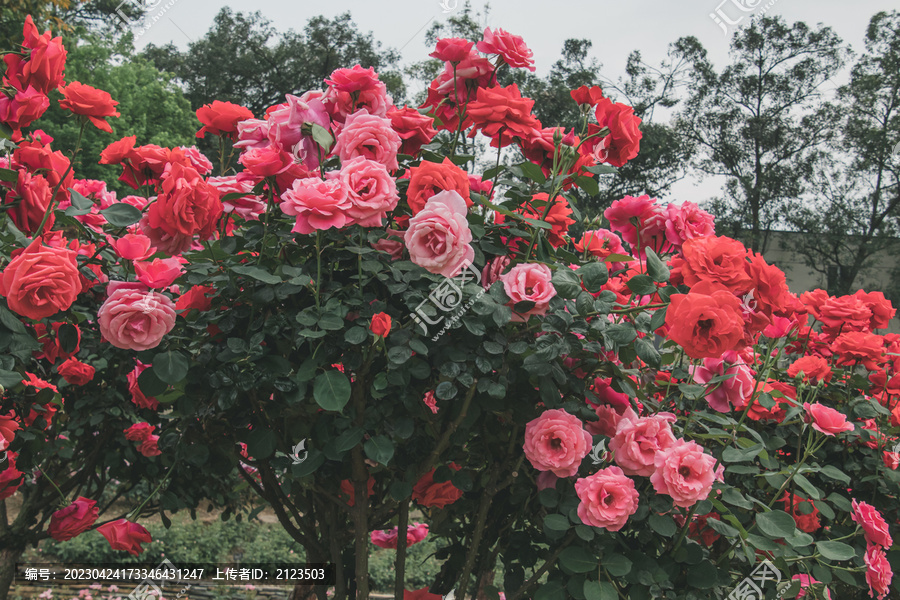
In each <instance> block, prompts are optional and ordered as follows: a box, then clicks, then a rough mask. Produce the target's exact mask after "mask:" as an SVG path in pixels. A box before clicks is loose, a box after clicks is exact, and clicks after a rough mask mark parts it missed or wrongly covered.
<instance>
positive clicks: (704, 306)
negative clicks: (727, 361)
mask: <svg viewBox="0 0 900 600" xmlns="http://www.w3.org/2000/svg"><path fill="white" fill-rule="evenodd" d="M709 289H712V288H709ZM666 325H667V326H668V328H669V334H668V335H669V339H671V340H674V341H675V342H677V343H678V344H679V345H681V346H682V347H683V348H684V351H685V352H686V353H687V355H688V356H690V357H691V358H720V357H721V356H722V354H723V353H724V352H726V351H728V350H736V349H737V348H738V347H739V345H740V343H741V339H742V338H743V335H744V320H743V316H742V314H741V303H740V301H739V300H738V299H737V298H735V297H734V295H732V294H731V293H729V292H728V291H726V290H724V289H721V288H720V289H719V290H715V291H712V293H711V294H701V293H696V292H694V291H691V292H690V293H688V294H676V295H674V296H672V299H671V304H670V305H669V308H668V310H667V311H666Z"/></svg>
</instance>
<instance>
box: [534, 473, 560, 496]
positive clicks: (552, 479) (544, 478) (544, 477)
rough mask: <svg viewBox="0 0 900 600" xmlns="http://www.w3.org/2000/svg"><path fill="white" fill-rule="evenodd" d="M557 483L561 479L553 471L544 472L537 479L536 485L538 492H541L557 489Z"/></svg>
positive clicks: (535, 480)
mask: <svg viewBox="0 0 900 600" xmlns="http://www.w3.org/2000/svg"><path fill="white" fill-rule="evenodd" d="M557 481H559V477H557V476H556V475H554V474H553V472H552V471H543V472H542V473H541V474H540V475H538V476H537V477H535V479H534V485H535V487H536V488H537V489H538V491H541V490H546V489H548V488H555V487H556V482H557Z"/></svg>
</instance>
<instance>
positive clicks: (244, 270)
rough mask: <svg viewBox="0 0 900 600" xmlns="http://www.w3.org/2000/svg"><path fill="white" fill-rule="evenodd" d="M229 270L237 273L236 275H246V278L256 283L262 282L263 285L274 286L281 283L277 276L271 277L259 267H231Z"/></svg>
mask: <svg viewBox="0 0 900 600" xmlns="http://www.w3.org/2000/svg"><path fill="white" fill-rule="evenodd" d="M231 270H232V271H234V272H235V273H237V274H238V275H246V276H247V277H252V278H253V279H256V280H257V281H262V282H263V283H269V284H275V283H281V277H278V276H277V275H272V274H271V273H269V272H268V271H266V270H265V269H262V268H260V267H255V266H252V265H242V266H237V267H231Z"/></svg>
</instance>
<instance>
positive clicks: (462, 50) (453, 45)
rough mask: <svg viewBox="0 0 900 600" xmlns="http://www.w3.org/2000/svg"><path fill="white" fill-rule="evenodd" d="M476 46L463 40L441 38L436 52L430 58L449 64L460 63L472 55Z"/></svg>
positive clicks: (435, 49)
mask: <svg viewBox="0 0 900 600" xmlns="http://www.w3.org/2000/svg"><path fill="white" fill-rule="evenodd" d="M474 45H475V44H474V43H473V42H470V41H469V40H464V39H462V38H441V39H439V40H438V41H437V44H436V45H435V47H434V52H432V53H431V54H429V55H428V56H430V57H431V58H436V59H438V60H442V61H444V62H448V63H458V62H460V61H462V60H463V59H464V58H467V57H468V56H469V55H470V54H471V53H472V46H474Z"/></svg>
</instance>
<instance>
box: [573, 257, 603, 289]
mask: <svg viewBox="0 0 900 600" xmlns="http://www.w3.org/2000/svg"><path fill="white" fill-rule="evenodd" d="M575 273H576V274H577V275H578V276H579V277H581V281H582V283H584V288H585V289H586V290H587V291H589V292H591V293H592V294H596V293H597V292H599V291H600V288H601V287H603V284H604V283H606V282H607V281H609V269H607V268H606V265H605V264H604V263H601V262H592V263H588V264H586V265H584V266H583V267H581V268H580V269H578V270H577V271H575Z"/></svg>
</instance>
